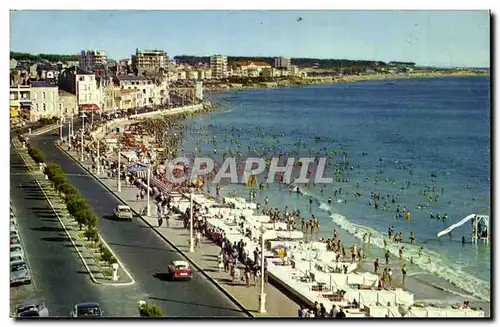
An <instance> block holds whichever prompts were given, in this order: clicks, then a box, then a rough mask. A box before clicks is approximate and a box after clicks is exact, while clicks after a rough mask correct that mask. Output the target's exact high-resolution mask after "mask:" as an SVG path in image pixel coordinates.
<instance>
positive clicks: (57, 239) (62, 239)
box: [42, 237, 68, 242]
mask: <svg viewBox="0 0 500 327" xmlns="http://www.w3.org/2000/svg"><path fill="white" fill-rule="evenodd" d="M42 240H43V241H46V242H68V239H67V238H66V237H42Z"/></svg>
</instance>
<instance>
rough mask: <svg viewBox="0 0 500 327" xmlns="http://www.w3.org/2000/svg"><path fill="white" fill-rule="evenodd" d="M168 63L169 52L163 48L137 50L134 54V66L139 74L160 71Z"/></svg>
mask: <svg viewBox="0 0 500 327" xmlns="http://www.w3.org/2000/svg"><path fill="white" fill-rule="evenodd" d="M167 63H168V56H167V53H166V52H165V51H163V50H143V51H139V49H137V50H136V52H135V55H132V67H133V69H134V71H135V72H136V73H137V74H142V73H144V72H159V71H160V69H165V67H166V66H167Z"/></svg>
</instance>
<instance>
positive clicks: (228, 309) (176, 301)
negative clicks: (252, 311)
mask: <svg viewBox="0 0 500 327" xmlns="http://www.w3.org/2000/svg"><path fill="white" fill-rule="evenodd" d="M148 299H151V300H156V301H162V302H172V303H180V304H186V305H195V306H199V307H207V308H214V309H222V310H227V311H233V312H241V310H238V309H232V308H226V307H220V306H215V305H210V304H203V303H196V302H185V301H179V300H172V299H164V298H159V297H154V296H149V297H148Z"/></svg>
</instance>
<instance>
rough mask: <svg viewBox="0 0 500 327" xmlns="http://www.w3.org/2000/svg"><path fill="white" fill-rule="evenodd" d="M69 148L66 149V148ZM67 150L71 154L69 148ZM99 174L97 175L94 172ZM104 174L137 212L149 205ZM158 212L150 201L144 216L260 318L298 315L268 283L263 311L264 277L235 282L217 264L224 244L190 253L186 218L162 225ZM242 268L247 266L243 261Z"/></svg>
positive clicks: (104, 180) (86, 164) (133, 189)
mask: <svg viewBox="0 0 500 327" xmlns="http://www.w3.org/2000/svg"><path fill="white" fill-rule="evenodd" d="M65 150H66V149H65ZM66 153H68V152H67V151H66ZM71 156H72V157H73V159H74V160H76V161H78V162H80V161H79V156H78V155H77V153H76V152H74V151H72V153H71ZM80 163H81V164H83V166H84V167H85V169H87V170H88V171H89V172H90V171H91V166H92V164H91V162H90V161H84V162H83V163H82V162H80ZM93 175H94V176H95V174H93ZM102 175H103V174H101V175H100V177H101V178H100V181H101V182H102V183H103V184H104V185H105V187H106V188H107V189H108V190H109V191H110V192H113V193H115V194H117V195H118V196H119V198H121V199H122V200H123V201H125V202H126V203H127V205H128V206H130V207H131V208H132V209H134V210H135V211H136V212H139V213H140V212H141V211H142V210H143V209H144V208H145V207H146V206H147V201H146V200H142V201H141V200H139V201H137V200H136V195H137V193H138V192H139V189H138V188H136V187H135V186H125V183H124V181H122V189H121V193H117V180H116V179H108V178H106V177H104V176H102ZM155 212H156V205H155V203H154V201H153V200H151V202H150V213H151V214H152V215H153V217H151V218H148V217H143V219H144V220H145V221H147V222H148V223H149V224H150V225H151V226H153V228H154V229H155V230H157V231H158V232H159V233H160V234H161V235H163V236H164V237H165V238H166V239H168V240H169V241H170V242H171V243H172V244H174V245H175V246H176V247H177V248H178V249H179V250H180V251H182V252H183V253H184V254H185V255H187V256H188V257H189V258H190V259H191V260H192V261H194V262H196V264H197V265H198V266H199V267H200V268H201V269H203V270H204V271H205V272H206V273H207V275H209V276H210V277H211V278H212V279H213V280H214V281H216V282H217V283H219V284H220V285H221V286H222V287H223V288H224V289H225V290H226V291H227V292H228V293H230V294H231V295H232V296H233V297H234V298H235V299H236V300H237V301H238V302H239V303H240V304H241V305H242V306H243V307H244V308H246V309H247V310H248V311H250V312H251V313H252V314H253V315H254V316H256V317H297V310H298V307H299V305H298V304H297V303H295V302H294V301H293V300H292V299H290V298H289V297H287V296H286V295H285V294H283V293H282V292H281V291H280V290H278V289H277V288H276V287H274V286H273V285H271V284H269V283H267V284H266V285H265V292H266V294H267V297H266V309H267V313H266V314H261V313H259V312H258V311H259V294H260V279H259V278H258V279H257V281H256V282H254V281H253V279H251V281H250V287H247V286H245V285H244V282H242V281H241V282H238V281H235V283H234V284H233V283H232V280H231V277H230V276H229V272H227V273H226V272H224V271H222V272H219V268H218V266H217V256H218V254H219V253H220V247H219V246H218V245H216V244H214V243H212V241H210V240H208V239H205V238H202V242H201V243H202V244H201V247H200V248H197V249H195V252H193V253H190V252H189V230H188V229H184V227H183V224H182V220H180V219H176V218H180V217H178V215H176V216H175V218H174V219H171V221H170V226H169V227H166V226H165V222H164V225H163V226H162V227H156V226H158V221H157V219H156V217H154V215H155ZM240 268H241V269H242V268H243V266H242V265H241V264H240Z"/></svg>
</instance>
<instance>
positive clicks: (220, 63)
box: [210, 55, 228, 79]
mask: <svg viewBox="0 0 500 327" xmlns="http://www.w3.org/2000/svg"><path fill="white" fill-rule="evenodd" d="M210 69H211V71H212V78H215V79H221V78H226V77H227V76H228V69H227V56H222V55H214V56H212V57H210Z"/></svg>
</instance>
